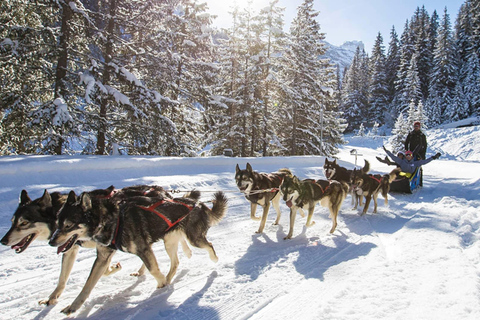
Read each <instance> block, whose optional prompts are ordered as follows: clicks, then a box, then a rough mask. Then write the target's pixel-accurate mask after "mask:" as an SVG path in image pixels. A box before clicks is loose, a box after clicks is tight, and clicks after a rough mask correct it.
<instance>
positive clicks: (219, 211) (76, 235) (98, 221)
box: [49, 191, 227, 314]
mask: <svg viewBox="0 0 480 320" xmlns="http://www.w3.org/2000/svg"><path fill="white" fill-rule="evenodd" d="M213 203H214V204H213V207H212V209H209V208H208V207H207V206H206V205H205V204H203V203H200V202H197V201H195V200H192V199H189V198H175V199H170V198H165V197H161V196H159V197H143V196H138V197H130V198H127V199H126V200H125V201H122V202H120V203H118V202H115V201H111V200H110V199H98V198H92V197H91V196H90V195H89V194H88V193H82V194H81V195H80V196H78V197H77V195H76V194H75V192H73V191H71V192H70V193H69V195H68V198H67V201H66V203H65V205H64V206H63V207H62V209H61V210H60V211H59V213H58V220H57V230H56V231H55V233H54V234H53V236H52V237H51V239H50V242H49V243H50V245H52V246H56V247H58V251H59V252H68V251H69V250H70V249H71V248H72V246H73V244H74V243H75V242H77V241H78V240H87V241H91V240H93V241H95V242H96V243H97V244H98V245H97V258H96V260H95V262H94V264H93V267H92V270H91V272H90V275H89V277H88V279H87V282H86V283H85V285H84V287H83V289H82V291H81V292H80V294H79V295H78V296H77V298H76V299H75V300H74V301H73V303H72V304H71V305H70V306H68V307H66V308H65V309H63V310H62V312H63V313H65V314H70V313H73V312H75V311H77V310H78V309H79V308H80V307H81V306H82V305H83V303H84V302H85V301H86V299H87V298H88V296H89V295H90V292H91V291H92V289H93V288H94V286H95V284H96V283H97V281H98V280H99V278H100V277H101V275H102V274H103V273H104V271H105V269H106V268H107V266H108V265H109V264H110V261H111V259H112V257H113V255H114V254H115V252H116V251H117V250H121V251H124V252H129V253H132V254H135V255H137V256H138V257H140V259H141V260H142V261H143V263H144V265H145V266H146V268H147V269H148V271H149V272H150V273H151V274H152V275H153V276H154V278H155V279H156V280H157V288H161V287H163V286H165V285H167V284H169V283H170V282H171V280H172V278H173V276H174V275H175V273H176V270H177V267H178V264H179V261H178V256H177V249H178V243H179V242H181V241H182V239H185V238H186V239H187V240H188V242H189V243H190V244H191V245H193V246H195V247H198V248H203V249H206V250H207V251H208V252H209V255H210V259H211V260H212V261H214V262H216V261H217V260H218V258H217V255H216V253H215V250H214V249H213V246H212V244H211V243H210V242H208V241H207V239H206V234H207V231H208V229H209V228H210V227H211V226H213V225H215V224H216V223H218V222H219V221H220V220H221V219H222V218H223V216H224V215H225V212H226V209H227V198H226V197H225V195H224V194H223V193H222V192H217V193H216V194H215V195H214V198H213ZM160 239H163V240H164V244H165V249H166V251H167V254H168V256H169V257H170V262H171V265H170V270H169V272H168V274H167V276H166V277H165V276H164V275H163V274H162V273H161V272H160V269H159V267H158V263H157V260H156V258H155V255H154V253H153V251H152V244H153V243H155V242H157V241H159V240H160Z"/></svg>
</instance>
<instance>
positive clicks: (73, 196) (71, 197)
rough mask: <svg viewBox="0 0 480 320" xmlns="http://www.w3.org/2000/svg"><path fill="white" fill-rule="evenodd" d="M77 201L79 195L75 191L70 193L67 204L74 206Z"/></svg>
mask: <svg viewBox="0 0 480 320" xmlns="http://www.w3.org/2000/svg"><path fill="white" fill-rule="evenodd" d="M76 201H77V195H76V194H75V191H73V190H72V191H70V193H69V194H68V197H67V204H70V205H72V204H74V203H75V202H76Z"/></svg>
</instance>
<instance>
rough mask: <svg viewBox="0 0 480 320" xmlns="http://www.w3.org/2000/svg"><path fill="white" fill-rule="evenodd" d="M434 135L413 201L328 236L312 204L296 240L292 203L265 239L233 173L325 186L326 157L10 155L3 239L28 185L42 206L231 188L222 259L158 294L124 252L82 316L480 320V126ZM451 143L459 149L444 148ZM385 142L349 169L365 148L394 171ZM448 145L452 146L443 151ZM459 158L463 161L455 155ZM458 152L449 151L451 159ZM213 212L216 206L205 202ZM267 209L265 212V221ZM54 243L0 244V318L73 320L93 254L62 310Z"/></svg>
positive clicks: (72, 282) (81, 264)
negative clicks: (101, 195)
mask: <svg viewBox="0 0 480 320" xmlns="http://www.w3.org/2000/svg"><path fill="white" fill-rule="evenodd" d="M454 130H455V129H446V130H438V131H432V132H430V133H429V134H428V135H427V137H430V136H432V137H435V139H431V140H430V144H429V153H431V154H434V153H435V152H437V151H441V152H442V153H443V156H442V157H441V158H440V159H439V160H436V161H434V162H432V163H431V164H428V165H427V166H425V167H424V174H425V176H424V187H423V188H421V189H419V190H418V191H416V192H415V193H413V194H412V195H402V194H392V195H390V196H389V206H388V207H385V206H384V205H383V199H382V198H381V196H380V197H379V207H378V214H372V213H371V211H372V209H373V208H372V207H371V208H370V210H369V212H368V213H367V215H365V216H360V215H359V213H360V212H361V208H359V209H358V210H353V209H352V208H351V202H350V201H351V199H350V197H347V199H346V201H345V202H344V204H343V206H342V209H341V211H340V215H339V218H338V226H337V229H336V231H335V232H334V233H333V234H329V230H330V227H331V220H330V219H329V218H328V210H327V209H325V208H322V207H320V206H318V207H317V208H316V209H315V213H314V221H316V224H315V225H314V226H312V227H310V228H305V226H304V224H305V220H306V218H301V217H300V216H299V217H297V220H296V223H295V228H294V233H293V238H292V239H291V240H283V238H284V237H285V236H286V234H287V232H288V228H289V219H288V208H287V207H286V206H285V205H284V204H283V203H281V210H282V218H281V220H280V224H279V225H278V226H275V225H273V222H274V219H275V213H274V212H273V209H271V210H270V214H269V216H268V221H267V226H266V227H265V231H264V233H262V234H256V233H255V231H256V230H257V229H258V225H259V221H252V220H250V218H249V216H250V205H249V203H248V202H247V201H246V200H245V198H244V197H243V196H242V194H240V192H236V186H235V182H234V172H235V165H236V164H237V163H238V164H239V165H240V167H244V166H245V165H246V163H247V162H250V163H251V164H252V166H253V168H254V169H255V170H258V171H263V172H271V171H275V170H277V169H279V168H283V167H287V168H290V169H291V170H292V171H293V173H294V174H296V175H298V176H299V177H301V178H306V177H309V178H315V179H318V178H324V176H323V170H322V166H323V163H324V158H323V157H313V156H311V157H310V156H309V157H278V158H226V157H214V158H173V159H172V158H162V157H125V156H120V157H94V156H92V157H84V156H78V157H76V156H74V157H67V156H61V157H54V156H34V157H25V156H19V157H4V158H0V174H1V176H2V179H1V180H0V233H1V234H2V236H3V234H5V232H6V231H7V230H8V229H9V227H10V218H11V216H12V214H13V212H14V211H15V209H16V207H17V204H18V195H19V193H20V191H21V190H22V189H26V190H28V192H29V194H30V195H31V197H32V198H36V197H39V196H41V195H42V193H43V190H44V189H45V188H48V190H49V191H62V192H68V191H70V190H71V189H73V190H75V191H76V192H80V191H82V190H90V189H94V188H105V187H108V186H109V185H112V184H113V185H114V186H115V187H117V188H120V187H123V186H127V185H134V184H157V185H161V186H163V187H165V188H166V189H178V190H192V189H197V190H200V191H202V190H204V191H205V192H204V193H203V194H202V200H206V201H208V200H210V199H211V197H212V195H213V193H212V192H211V191H214V190H224V191H228V193H227V196H228V198H229V209H228V212H227V215H226V217H225V218H224V219H223V220H222V221H221V222H220V224H219V225H217V226H214V227H212V228H211V229H210V231H209V233H208V235H207V238H208V240H209V241H211V242H212V243H213V246H214V247H215V250H216V252H217V255H218V257H219V259H220V260H219V262H218V263H216V264H215V263H213V262H212V261H210V259H209V258H208V254H207V252H206V251H204V250H200V249H197V248H192V250H193V256H192V257H191V258H190V259H188V258H187V257H186V256H185V255H184V254H183V252H182V250H179V259H180V265H179V268H178V271H177V274H176V276H175V277H174V279H173V283H172V284H171V285H169V286H167V287H166V288H162V289H156V288H155V287H156V282H155V280H154V278H153V277H152V276H151V275H150V274H148V273H147V274H146V275H144V276H142V277H139V278H135V277H131V276H130V273H132V272H134V271H136V270H137V269H138V268H139V266H140V265H141V261H140V259H138V258H137V257H136V256H134V255H129V254H126V253H122V252H118V253H117V254H116V255H115V256H114V258H113V261H114V262H117V261H118V262H120V263H121V264H122V266H123V269H122V270H121V271H119V272H118V273H116V274H114V275H112V276H110V277H103V278H101V279H100V281H99V282H98V283H97V285H96V287H95V288H94V289H93V291H92V294H91V295H90V297H89V298H88V299H87V301H86V303H85V304H84V305H83V306H82V307H81V308H80V309H79V310H78V312H77V313H75V314H74V315H72V316H71V317H73V318H80V319H81V318H87V317H88V318H89V319H105V318H118V319H292V318H304V319H373V318H376V319H459V318H462V319H479V318H480V305H479V304H478V301H479V300H480V280H479V279H480V277H479V275H480V242H479V239H480V231H479V230H480V217H479V212H480V211H479V210H478V209H479V208H480V196H479V192H480V180H479V172H480V163H479V160H477V158H476V157H477V155H476V154H477V153H476V151H475V150H477V145H475V144H471V143H472V142H471V141H472V140H471V139H470V137H471V136H472V135H476V134H477V132H478V127H474V128H469V130H470V131H468V132H467V131H466V130H467V128H462V129H458V130H463V131H462V132H463V133H464V137H463V140H464V141H466V143H468V144H470V146H468V145H460V144H461V142H460V141H462V135H457V134H454V132H456V131H454ZM449 135H452V137H454V138H455V140H454V141H455V144H457V145H458V148H453V147H452V146H450V145H449V144H448V141H449V140H448V137H449ZM386 143H387V142H386V140H384V139H382V138H377V139H372V138H350V143H349V145H346V146H344V147H343V148H342V149H341V152H340V154H339V155H338V157H339V159H340V160H339V163H340V164H341V165H343V166H345V167H348V168H353V166H354V165H355V163H354V162H355V160H354V157H352V156H351V155H350V151H351V149H356V150H357V151H358V152H359V153H360V154H362V155H363V156H362V157H359V158H358V161H357V162H358V165H361V166H363V159H367V160H369V161H370V163H371V167H372V172H379V173H387V172H389V171H390V170H391V169H392V167H387V166H386V165H384V164H381V163H379V162H378V161H376V160H375V156H383V155H384V153H383V150H382V149H381V146H382V145H383V144H386ZM446 150H447V151H446ZM456 150H458V152H462V154H465V157H462V156H459V155H458V154H456V153H455V152H457V151H456ZM449 152H451V153H449ZM209 206H211V204H209ZM259 214H260V209H258V212H257V216H258V215H259ZM153 248H154V252H155V254H156V256H157V259H158V261H159V266H160V269H161V270H162V272H164V273H166V271H168V268H169V266H170V263H169V259H168V257H167V255H166V253H165V249H164V248H163V243H162V242H159V243H156V244H155V245H154V247H153ZM55 252H56V251H55V248H52V247H50V246H48V245H47V244H46V243H41V242H34V243H33V244H32V245H31V246H30V247H29V248H28V249H27V250H26V251H25V252H23V253H21V254H15V253H14V251H13V250H11V249H10V248H9V247H6V246H1V247H0V255H1V259H0V309H1V310H2V315H1V318H2V319H15V320H20V319H64V318H65V317H64V315H63V314H61V313H60V311H61V310H62V309H63V308H64V307H66V306H67V305H69V304H70V303H71V302H72V301H73V300H74V299H75V297H76V296H77V295H78V293H79V292H80V290H81V289H82V287H83V285H84V283H85V280H86V278H87V277H88V274H89V272H90V269H91V266H92V264H93V261H94V260H95V251H94V250H91V249H81V250H80V252H79V255H78V258H77V261H76V263H75V265H74V267H73V270H72V274H71V276H70V279H69V281H68V283H67V287H66V289H65V291H64V293H63V294H62V296H61V297H60V299H59V301H58V305H56V306H51V307H44V306H40V305H38V301H39V300H41V299H44V298H46V297H47V296H48V295H49V294H50V293H51V291H52V290H53V289H54V287H55V285H56V283H57V279H58V274H59V272H60V261H61V255H57V254H56V253H55Z"/></svg>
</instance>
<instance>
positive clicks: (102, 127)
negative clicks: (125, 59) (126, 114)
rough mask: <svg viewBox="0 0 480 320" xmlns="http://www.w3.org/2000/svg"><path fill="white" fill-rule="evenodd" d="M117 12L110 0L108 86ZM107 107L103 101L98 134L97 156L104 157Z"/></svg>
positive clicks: (106, 73)
mask: <svg viewBox="0 0 480 320" xmlns="http://www.w3.org/2000/svg"><path fill="white" fill-rule="evenodd" d="M116 10H117V1H116V0H110V12H109V16H110V19H109V20H108V25H107V35H108V36H107V44H106V47H105V55H104V56H105V68H104V72H103V84H108V83H109V82H110V66H109V64H110V62H111V61H112V55H113V32H114V30H115V21H114V18H115V15H116ZM107 107H108V99H102V102H101V104H100V123H99V126H98V134H97V150H96V154H99V155H103V154H105V145H106V138H105V132H106V131H107V130H106V124H107Z"/></svg>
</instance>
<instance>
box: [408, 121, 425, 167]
mask: <svg viewBox="0 0 480 320" xmlns="http://www.w3.org/2000/svg"><path fill="white" fill-rule="evenodd" d="M420 128H421V124H420V122H419V121H415V123H414V124H413V131H410V133H409V134H408V136H407V139H405V151H412V152H413V153H414V158H415V160H420V159H426V157H425V155H426V153H427V137H426V136H425V134H424V133H423V132H422V130H421V129H420Z"/></svg>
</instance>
